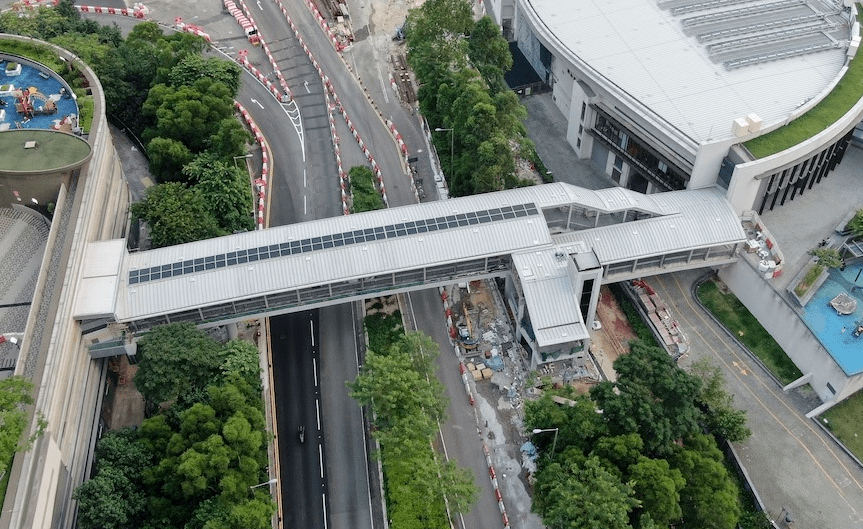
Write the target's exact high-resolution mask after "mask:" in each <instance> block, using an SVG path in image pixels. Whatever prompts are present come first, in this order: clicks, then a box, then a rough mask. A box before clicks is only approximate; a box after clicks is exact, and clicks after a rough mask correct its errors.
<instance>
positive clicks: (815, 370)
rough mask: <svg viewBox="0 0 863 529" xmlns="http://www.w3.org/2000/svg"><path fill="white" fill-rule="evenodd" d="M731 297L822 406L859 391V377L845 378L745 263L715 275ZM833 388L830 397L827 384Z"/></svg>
mask: <svg viewBox="0 0 863 529" xmlns="http://www.w3.org/2000/svg"><path fill="white" fill-rule="evenodd" d="M719 278H720V279H722V281H724V282H725V284H726V285H728V287H729V288H730V289H731V291H732V292H733V293H734V295H735V296H737V298H738V299H740V301H741V302H742V303H743V304H744V305H745V306H746V308H747V309H749V311H750V312H751V313H752V314H753V315H754V316H755V317H756V318H757V319H758V321H759V322H761V325H763V326H764V328H765V329H767V332H769V333H770V335H771V336H772V337H773V339H774V340H776V342H777V343H778V344H779V345H780V347H782V349H784V350H785V352H786V354H788V356H789V357H790V358H791V360H792V361H793V362H794V363H795V364H796V365H797V367H798V368H799V369H800V371H802V372H803V374H804V375H806V374H808V373H811V374H812V379H811V381H810V384H811V386H812V388H813V389H814V390H815V392H816V393H817V394H818V396H819V397H820V398H821V400H822V401H824V402H831V401H834V402H835V401H839V400H842V399H843V398H845V397H847V396H849V395H850V394H852V393H854V392H855V391H857V390H858V389H860V388H861V387H863V375H855V376H852V377H848V376H846V375H845V372H844V371H842V368H841V367H839V364H837V363H836V361H835V360H833V357H832V356H830V353H828V352H827V350H826V349H825V348H824V346H823V345H821V342H819V341H818V339H817V338H816V337H815V335H814V334H812V332H811V331H810V330H809V327H807V326H806V324H805V323H804V322H803V320H802V319H800V317H799V316H798V315H797V313H796V312H795V311H794V310H793V309H792V307H791V306H790V305H789V304H788V303H787V302H786V301H785V299H784V298H782V296H780V294H779V293H777V292H776V291H775V290H773V287H772V286H771V285H770V284H768V283H767V282H766V281H764V279H763V278H762V277H761V275H760V274H759V273H758V272H757V271H756V270H755V269H754V268H753V267H752V265H750V264H749V262H748V261H746V260H745V259H740V260H738V261H737V263H735V264H733V265H730V266H727V267H725V268H723V269H721V270H720V271H719ZM828 383H829V384H830V385H831V386H833V389H834V390H835V391H836V393H835V394H834V393H833V392H832V391H830V389H828V387H827V384H828Z"/></svg>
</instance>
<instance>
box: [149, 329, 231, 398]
mask: <svg viewBox="0 0 863 529" xmlns="http://www.w3.org/2000/svg"><path fill="white" fill-rule="evenodd" d="M220 349H221V345H220V344H219V343H218V342H217V341H215V340H213V339H212V338H210V337H209V336H207V334H205V333H204V332H202V331H201V330H200V329H198V328H196V327H195V326H194V325H193V324H191V323H171V324H169V325H161V326H159V327H156V328H154V329H153V330H152V331H150V332H148V333H147V334H146V335H144V337H143V338H141V340H140V341H139V342H138V357H139V360H138V372H137V374H136V375H135V379H134V380H135V388H136V389H137V390H138V391H140V392H141V395H143V396H144V399H145V400H146V401H148V402H150V403H152V404H156V405H158V404H161V403H163V402H167V401H170V400H173V399H176V398H177V397H179V396H180V394H181V393H183V392H187V391H190V390H194V389H195V388H198V389H200V388H206V387H207V386H209V385H210V384H212V383H214V382H215V381H216V380H217V376H218V375H219V373H220V372H221V364H222V354H221V351H220Z"/></svg>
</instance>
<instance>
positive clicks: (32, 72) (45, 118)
mask: <svg viewBox="0 0 863 529" xmlns="http://www.w3.org/2000/svg"><path fill="white" fill-rule="evenodd" d="M39 72H40V70H38V69H36V68H33V67H31V66H27V65H26V64H22V65H21V75H17V76H8V75H6V61H3V62H2V67H0V85H5V84H12V85H14V86H15V88H16V89H19V88H20V89H23V90H27V89H28V88H29V87H31V86H35V87H36V89H37V90H38V93H40V94H43V95H44V96H45V97H49V98H51V99H53V100H55V104H56V105H57V112H54V113H53V114H48V115H38V114H37V115H34V116H33V117H32V118H31V119H30V120H29V121H28V120H27V119H26V117H25V116H23V115H22V114H19V113H18V112H17V111H16V110H15V99H16V98H15V97H13V96H12V95H0V101H3V102H4V103H5V105H3V106H0V108H2V109H3V110H5V111H6V118H5V119H4V120H2V121H0V124H3V123H7V124H8V125H9V128H10V129H16V128H28V129H50V128H52V126H53V125H54V123H55V121H56V120H60V119H63V118H64V117H65V116H68V115H69V114H75V115H77V114H78V104H77V103H76V102H75V100H74V99H73V98H72V97H63V96H61V95H60V94H61V88H63V85H62V84H61V83H60V81H58V80H56V79H54V78H53V77H48V79H44V78H42V77H41V76H40V75H39ZM52 95H53V96H54V97H50V96H52ZM66 95H67V96H70V95H71V94H66ZM31 101H32V104H33V106H34V107H36V108H38V107H40V106H42V105H43V104H44V103H43V102H42V101H40V100H38V99H37V98H31ZM2 128H6V127H5V126H4V127H2Z"/></svg>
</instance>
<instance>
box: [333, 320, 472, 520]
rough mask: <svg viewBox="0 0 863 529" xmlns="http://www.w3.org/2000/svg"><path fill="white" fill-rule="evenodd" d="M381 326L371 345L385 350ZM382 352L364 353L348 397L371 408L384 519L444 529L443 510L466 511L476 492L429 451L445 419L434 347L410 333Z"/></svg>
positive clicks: (464, 475)
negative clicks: (384, 502)
mask: <svg viewBox="0 0 863 529" xmlns="http://www.w3.org/2000/svg"><path fill="white" fill-rule="evenodd" d="M373 334H378V335H388V336H391V335H390V334H389V331H388V329H385V328H384V327H383V326H377V327H374V328H373V329H372V330H371V331H370V343H378V344H380V345H381V346H384V343H383V342H382V341H381V336H376V337H374V338H375V339H374V340H372V336H371V335H373ZM387 345H388V348H387V349H386V350H385V351H384V352H381V353H378V352H375V351H372V350H369V351H368V352H367V353H366V359H365V362H364V363H363V367H362V371H361V372H360V374H359V375H358V376H357V378H356V380H355V381H354V382H350V383H348V387H349V388H350V389H351V396H352V397H353V398H355V399H356V400H357V401H359V403H360V404H361V405H369V406H371V407H372V409H373V410H374V416H375V430H374V431H373V433H372V435H373V436H374V437H375V438H376V439H377V441H378V443H379V444H380V447H381V453H380V456H381V462H382V465H383V468H384V474H385V476H386V479H385V482H386V493H387V494H386V498H387V514H388V516H389V517H390V519H391V520H392V523H391V525H392V526H393V527H402V528H416V529H421V528H429V529H436V528H440V529H444V528H447V527H449V522H448V520H447V517H446V509H445V504H444V498H446V501H447V503H446V505H448V506H449V509H450V510H451V511H453V512H465V511H467V510H468V509H469V508H470V505H471V504H472V503H473V501H474V500H475V498H476V494H477V492H478V489H477V487H476V485H474V484H473V478H472V475H471V474H470V472H468V471H466V470H464V469H460V468H458V467H457V466H456V465H455V464H454V463H453V462H445V461H443V458H442V457H441V456H440V455H439V454H437V455H436V454H435V452H434V450H433V449H432V439H433V438H434V435H435V433H436V432H437V429H438V422H439V421H442V420H444V419H443V415H444V410H445V409H446V400H445V398H444V388H443V387H442V385H441V383H440V382H439V381H438V379H437V377H436V376H435V363H434V359H435V358H436V356H437V354H438V346H437V344H436V343H435V342H434V341H432V340H431V338H429V337H428V336H426V335H424V334H422V333H409V334H407V335H403V336H402V337H401V338H397V339H395V342H391V343H389V344H387Z"/></svg>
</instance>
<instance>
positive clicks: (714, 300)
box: [698, 281, 803, 384]
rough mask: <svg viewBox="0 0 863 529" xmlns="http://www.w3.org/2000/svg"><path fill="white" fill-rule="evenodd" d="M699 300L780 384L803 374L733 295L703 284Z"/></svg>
mask: <svg viewBox="0 0 863 529" xmlns="http://www.w3.org/2000/svg"><path fill="white" fill-rule="evenodd" d="M698 299H699V300H700V301H701V303H703V304H704V306H705V307H707V310H709V311H710V312H712V313H713V315H714V316H716V318H717V319H718V320H719V321H720V322H721V323H722V324H723V325H724V326H725V327H726V328H727V329H729V330H730V331H731V332H732V333H734V335H735V336H736V337H737V339H738V340H740V341H741V342H743V344H744V345H746V347H747V348H748V349H749V350H750V351H752V352H753V353H755V356H757V357H758V358H759V359H760V360H761V362H762V363H764V365H765V366H767V369H769V370H770V372H771V373H773V374H774V375H776V377H777V378H778V379H779V380H780V381H782V383H783V384H788V383H790V382H793V381H794V380H797V379H798V378H800V377H801V376H802V375H803V373H801V372H800V370H799V369H797V366H795V365H794V362H792V361H791V359H790V358H788V355H787V354H785V351H783V350H782V348H781V347H779V344H778V343H776V340H774V339H773V337H772V336H770V333H768V332H767V331H766V330H765V329H764V327H762V326H761V323H759V322H758V320H757V319H755V316H753V315H752V313H751V312H749V310H748V309H747V308H746V307H745V306H743V303H741V302H740V300H739V299H737V297H736V296H735V295H734V294H731V293H728V294H724V293H722V292H720V290H719V288H717V286H716V283H715V282H714V281H706V282H704V283H702V284H701V286H699V287H698Z"/></svg>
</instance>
